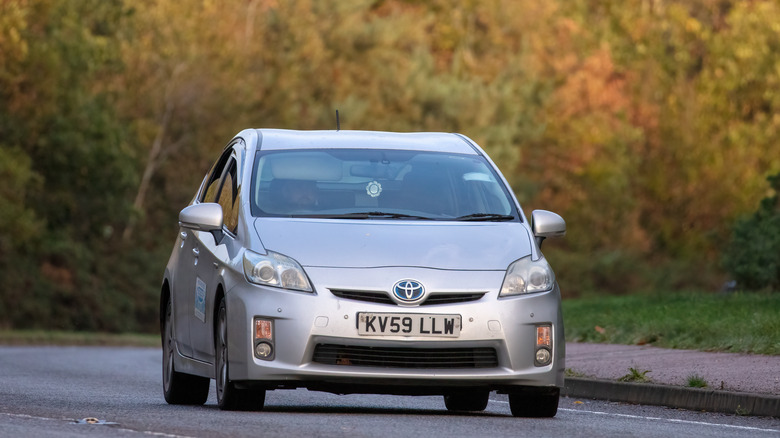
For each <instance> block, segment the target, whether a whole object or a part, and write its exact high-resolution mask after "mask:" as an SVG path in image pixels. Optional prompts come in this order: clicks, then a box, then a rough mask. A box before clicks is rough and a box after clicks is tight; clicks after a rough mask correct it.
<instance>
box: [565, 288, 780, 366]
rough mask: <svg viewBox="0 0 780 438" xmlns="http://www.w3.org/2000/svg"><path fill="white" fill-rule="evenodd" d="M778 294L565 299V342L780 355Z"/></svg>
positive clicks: (687, 293)
mask: <svg viewBox="0 0 780 438" xmlns="http://www.w3.org/2000/svg"><path fill="white" fill-rule="evenodd" d="M778 315H780V294H777V293H761V292H753V293H746V292H736V293H728V294H726V293H719V294H714V293H694V292H669V293H655V294H642V295H626V296H609V297H605V296H596V297H588V298H577V299H566V300H564V302H563V318H564V324H565V330H566V340H567V341H570V342H595V343H613V344H632V345H652V346H656V347H664V348H679V349H692V350H703V351H722V352H731V353H755V354H773V355H777V354H780V318H778Z"/></svg>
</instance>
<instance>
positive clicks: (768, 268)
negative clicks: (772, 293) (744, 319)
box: [723, 173, 780, 290]
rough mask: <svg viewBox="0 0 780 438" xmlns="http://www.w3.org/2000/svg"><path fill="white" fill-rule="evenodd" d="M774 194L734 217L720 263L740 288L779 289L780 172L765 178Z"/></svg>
mask: <svg viewBox="0 0 780 438" xmlns="http://www.w3.org/2000/svg"><path fill="white" fill-rule="evenodd" d="M767 180H768V181H769V183H770V184H771V186H772V189H773V190H774V191H775V194H774V196H767V197H766V198H764V199H763V200H761V204H760V205H759V207H758V210H757V211H756V212H755V213H753V215H752V216H750V217H747V218H745V219H742V220H739V221H737V223H736V224H735V226H734V229H733V234H732V237H731V242H730V243H729V246H728V248H727V250H726V253H725V255H724V257H723V264H724V267H725V268H726V270H728V271H729V272H730V273H731V274H732V275H733V276H734V280H736V282H737V287H738V288H740V289H752V290H756V289H763V288H767V287H768V288H771V289H773V290H780V173H777V174H775V175H772V176H769V177H768V178H767Z"/></svg>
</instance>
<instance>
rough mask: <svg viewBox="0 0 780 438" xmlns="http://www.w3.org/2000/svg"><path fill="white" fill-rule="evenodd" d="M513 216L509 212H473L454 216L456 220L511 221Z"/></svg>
mask: <svg viewBox="0 0 780 438" xmlns="http://www.w3.org/2000/svg"><path fill="white" fill-rule="evenodd" d="M514 218H515V217H514V216H512V215H511V214H496V213H474V214H467V215H465V216H459V217H456V218H455V220H456V221H486V222H488V221H511V220H513V219H514Z"/></svg>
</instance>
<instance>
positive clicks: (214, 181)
mask: <svg viewBox="0 0 780 438" xmlns="http://www.w3.org/2000/svg"><path fill="white" fill-rule="evenodd" d="M231 151H232V149H231V148H228V149H227V150H225V152H223V153H222V155H221V156H220V157H219V159H218V160H217V161H216V163H214V165H213V166H211V170H210V171H209V178H208V180H207V181H206V186H205V187H204V189H203V193H201V197H200V202H217V195H219V182H220V179H219V177H221V176H222V171H223V170H225V164H227V162H228V158H230V153H231Z"/></svg>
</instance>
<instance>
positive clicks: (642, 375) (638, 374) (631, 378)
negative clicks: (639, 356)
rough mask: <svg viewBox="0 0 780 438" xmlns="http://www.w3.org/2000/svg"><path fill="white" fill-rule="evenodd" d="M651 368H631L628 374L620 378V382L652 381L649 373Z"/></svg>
mask: <svg viewBox="0 0 780 438" xmlns="http://www.w3.org/2000/svg"><path fill="white" fill-rule="evenodd" d="M649 372H650V370H644V371H641V370H639V369H637V368H629V369H628V374H626V375H625V376H623V377H621V378H619V379H618V381H619V382H634V383H647V382H652V379H650V377H649V376H648V375H647V373H649Z"/></svg>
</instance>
